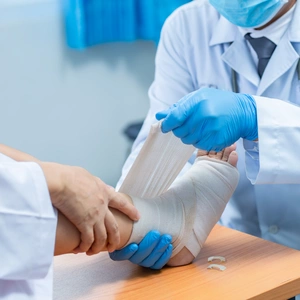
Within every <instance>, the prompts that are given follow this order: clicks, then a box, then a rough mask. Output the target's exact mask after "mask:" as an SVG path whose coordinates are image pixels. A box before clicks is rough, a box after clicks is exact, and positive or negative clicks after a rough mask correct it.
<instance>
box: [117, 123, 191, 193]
mask: <svg viewBox="0 0 300 300" xmlns="http://www.w3.org/2000/svg"><path fill="white" fill-rule="evenodd" d="M160 125H161V123H155V124H153V125H152V126H151V129H150V133H149V135H148V137H147V139H146V141H145V144H144V145H143V147H142V149H141V151H140V153H139V155H138V156H137V158H136V160H135V161H134V163H133V165H132V167H131V169H130V170H129V172H128V174H127V176H126V178H125V179H124V181H123V183H122V185H121V187H120V189H119V192H121V193H124V194H128V195H130V196H135V197H139V198H153V197H156V196H158V195H160V194H162V193H163V192H165V191H166V190H167V189H168V188H169V187H170V185H171V184H172V183H173V181H174V180H175V178H176V177H177V175H178V174H179V172H180V171H181V169H182V168H183V167H184V165H185V164H186V162H187V161H188V159H189V158H190V157H191V156H192V154H193V152H194V151H195V148H194V147H193V146H188V145H185V144H183V143H182V142H181V140H180V139H178V138H176V137H175V136H174V134H173V133H172V132H169V133H166V134H164V133H162V132H161V129H160Z"/></svg>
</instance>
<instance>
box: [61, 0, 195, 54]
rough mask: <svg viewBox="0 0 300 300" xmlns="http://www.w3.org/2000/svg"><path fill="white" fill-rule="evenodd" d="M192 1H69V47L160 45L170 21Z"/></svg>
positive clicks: (66, 2) (67, 19)
mask: <svg viewBox="0 0 300 300" xmlns="http://www.w3.org/2000/svg"><path fill="white" fill-rule="evenodd" d="M190 1H191V0H65V6H64V9H65V22H66V35H67V43H68V45H69V47H71V48H75V49H83V48H86V47H89V46H93V45H97V44H100V43H107V42H115V41H134V40H137V39H143V40H152V41H154V42H156V43H157V42H158V40H159V36H160V31H161V27H162V25H163V23H164V21H165V20H166V18H167V17H168V16H169V15H170V14H171V13H172V12H173V11H174V10H175V9H176V8H177V7H179V6H180V5H183V4H185V3H187V2H190Z"/></svg>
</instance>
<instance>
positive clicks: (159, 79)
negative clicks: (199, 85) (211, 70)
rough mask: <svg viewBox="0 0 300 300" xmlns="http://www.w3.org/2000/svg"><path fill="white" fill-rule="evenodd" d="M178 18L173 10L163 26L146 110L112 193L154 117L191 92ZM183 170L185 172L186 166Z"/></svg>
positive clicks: (139, 148) (122, 179) (130, 162)
mask: <svg viewBox="0 0 300 300" xmlns="http://www.w3.org/2000/svg"><path fill="white" fill-rule="evenodd" d="M181 18H182V16H181V14H180V11H178V10H177V11H175V12H174V13H173V14H172V15H171V16H170V17H169V18H168V19H167V20H166V22H165V24H164V26H163V29H162V32H161V37H160V42H159V45H158V49H157V53H156V58H155V77H154V82H153V83H152V85H151V87H150V89H149V99H150V109H149V111H148V114H147V117H146V119H145V121H144V124H143V127H142V129H141V131H140V133H139V135H138V137H137V139H136V140H135V142H134V144H133V147H132V152H131V154H130V156H129V157H128V159H127V161H126V162H125V165H124V167H123V170H122V176H121V178H120V180H119V182H118V184H117V187H116V189H119V187H120V186H121V184H122V182H123V181H124V178H125V177H126V175H127V173H128V171H129V170H130V168H131V166H132V164H133V162H134V160H135V159H136V157H137V155H138V153H139V152H140V150H141V148H142V146H143V144H144V142H145V140H146V138H147V136H148V133H149V130H150V127H151V125H152V124H153V123H155V122H157V120H156V118H155V114H156V113H157V112H159V111H161V110H165V109H167V108H169V107H170V106H171V105H172V104H174V103H176V102H177V101H178V100H180V99H181V98H182V97H183V96H185V95H187V94H189V93H190V92H192V91H194V87H193V83H192V80H191V76H190V73H189V71H188V67H187V64H186V60H185V54H184V52H185V49H184V47H185V42H184V41H183V38H184V37H186V32H184V31H185V30H184V28H183V26H184V25H183V20H181ZM188 164H189V163H188ZM189 165H190V164H189ZM186 167H187V168H189V166H186Z"/></svg>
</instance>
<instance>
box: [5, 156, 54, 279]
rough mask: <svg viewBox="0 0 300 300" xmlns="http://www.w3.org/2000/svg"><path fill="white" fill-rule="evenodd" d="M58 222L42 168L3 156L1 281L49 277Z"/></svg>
mask: <svg viewBox="0 0 300 300" xmlns="http://www.w3.org/2000/svg"><path fill="white" fill-rule="evenodd" d="M56 222H57V217H56V210H55V209H54V208H53V206H52V204H51V200H50V196H49V192H48V188H47V184H46V181H45V178H44V174H43V171H42V170H41V168H40V167H39V166H38V164H36V163H32V162H15V161H13V160H11V159H9V158H7V157H6V156H4V155H3V154H0V228H1V230H0V241H1V243H0V261H1V264H0V265H1V267H0V280H32V279H41V278H44V277H46V276H47V274H48V271H49V268H50V266H51V264H52V260H53V253H54V241H55V233H56Z"/></svg>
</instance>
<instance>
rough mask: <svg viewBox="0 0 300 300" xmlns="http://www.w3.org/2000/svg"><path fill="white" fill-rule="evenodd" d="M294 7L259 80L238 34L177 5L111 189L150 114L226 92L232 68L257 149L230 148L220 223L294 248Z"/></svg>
mask: <svg viewBox="0 0 300 300" xmlns="http://www.w3.org/2000/svg"><path fill="white" fill-rule="evenodd" d="M296 5H297V7H296V8H295V12H294V18H293V20H292V22H291V23H290V25H289V28H288V30H287V31H286V32H285V34H284V36H283V37H282V39H281V41H280V43H279V44H278V45H277V48H276V50H275V52H274V53H273V56H272V58H271V59H270V61H269V64H268V66H267V68H266V70H265V73H264V76H263V78H262V80H260V78H259V76H258V73H257V69H256V65H255V62H254V60H253V56H252V55H251V54H250V49H249V45H248V44H247V42H246V41H245V39H244V37H243V36H242V34H241V32H240V30H238V28H237V27H236V26H235V25H233V24H231V23H230V22H228V21H227V20H226V19H225V18H223V17H221V16H220V15H219V13H218V12H217V11H216V10H215V9H214V8H213V7H212V6H211V5H210V4H209V3H208V1H207V0H199V1H194V2H191V3H189V4H187V5H184V6H182V7H181V8H179V9H178V10H177V11H175V12H174V13H173V14H172V15H171V16H170V17H169V18H168V20H167V21H166V23H165V25H164V28H163V30H162V34H161V40H160V43H159V46H158V51H157V56H156V71H155V80H154V82H153V84H152V86H151V87H150V90H149V97H150V109H149V112H148V115H147V117H146V119H145V121H144V125H143V127H142V129H141V132H140V134H139V135H138V137H137V139H136V141H135V143H134V145H133V151H132V153H131V155H130V156H129V158H128V160H127V161H126V163H125V165H124V168H123V172H122V177H121V179H120V181H119V183H118V186H120V184H121V183H122V181H123V179H124V177H125V175H126V174H127V172H128V170H129V168H130V166H131V165H132V163H133V161H134V159H135V157H136V156H137V153H138V152H139V150H140V149H141V146H142V144H143V142H144V141H145V139H146V136H147V134H148V132H149V128H150V125H151V124H152V123H153V122H155V121H156V120H155V113H156V112H158V111H161V110H165V109H167V108H168V107H169V106H171V105H172V104H173V103H175V102H177V101H178V100H179V99H180V98H181V97H183V96H185V95H186V94H188V93H190V92H192V91H194V90H197V89H199V88H201V87H207V86H208V87H216V88H218V89H224V90H232V82H231V69H234V70H235V71H236V72H237V74H238V75H237V82H238V86H239V91H240V92H241V93H247V94H252V95H256V96H255V99H256V102H257V112H258V131H259V143H255V142H250V141H242V140H240V141H239V142H238V149H237V150H238V154H239V162H238V169H239V171H240V182H239V185H238V187H237V189H236V191H235V193H234V195H233V197H232V199H231V200H230V202H229V204H228V206H227V208H226V210H225V212H224V214H223V216H222V218H221V223H222V224H223V225H225V226H228V227H231V228H235V229H238V230H241V231H244V232H247V233H250V234H253V235H256V236H258V237H262V238H264V239H267V240H271V241H274V242H277V243H281V244H283V245H287V246H289V247H293V248H296V249H300V167H299V166H300V153H299V149H300V108H299V106H297V105H299V104H300V82H299V78H298V74H297V72H296V68H297V64H298V62H299V55H300V27H299V20H300V5H299V3H298V2H297V4H296ZM261 96H263V97H261ZM264 97H268V98H264ZM272 98H276V99H281V100H283V101H281V100H275V99H272ZM245 150H246V151H245ZM245 153H246V155H245ZM190 162H192V159H191V160H190ZM187 168H188V165H187V166H186V167H185V170H186V169H187ZM246 171H247V174H246ZM247 175H248V177H247ZM250 179H251V180H252V182H253V183H255V184H254V185H253V184H251V182H250Z"/></svg>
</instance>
